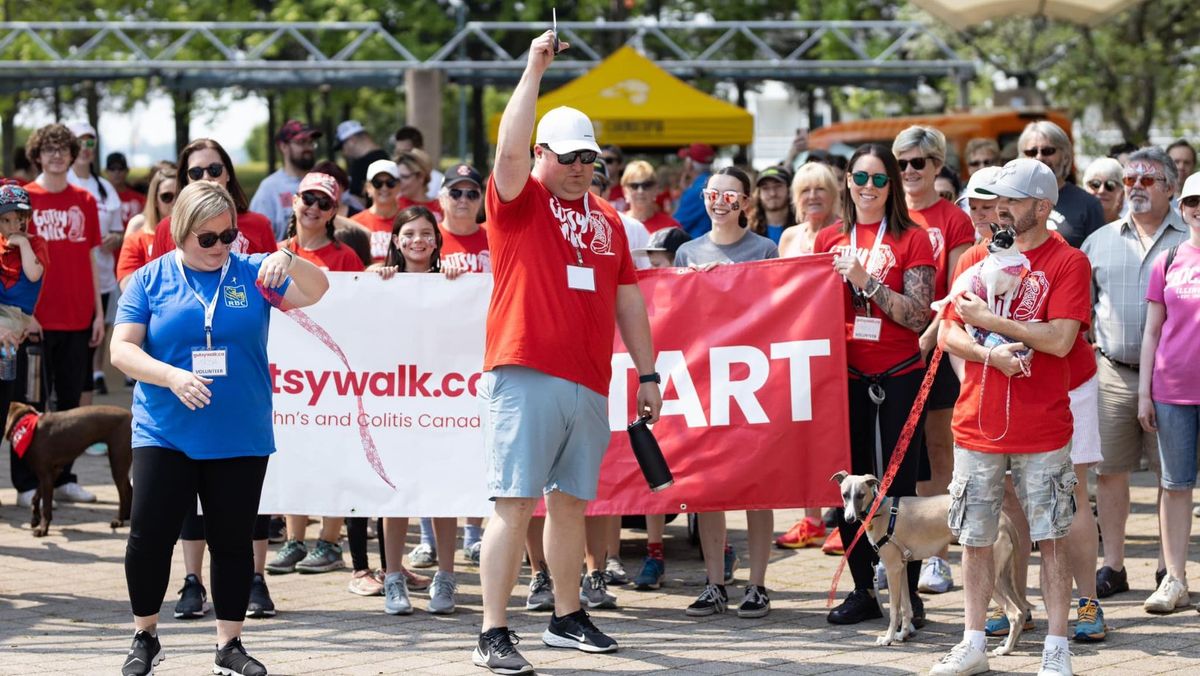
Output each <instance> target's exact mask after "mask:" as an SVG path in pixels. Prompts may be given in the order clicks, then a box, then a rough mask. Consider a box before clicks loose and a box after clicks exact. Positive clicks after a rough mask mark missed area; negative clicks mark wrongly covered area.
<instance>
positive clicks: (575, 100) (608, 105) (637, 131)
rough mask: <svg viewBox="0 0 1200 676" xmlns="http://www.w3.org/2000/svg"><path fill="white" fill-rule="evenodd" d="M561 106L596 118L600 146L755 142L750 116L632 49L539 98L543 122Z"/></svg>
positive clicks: (494, 127) (496, 119) (494, 128)
mask: <svg viewBox="0 0 1200 676" xmlns="http://www.w3.org/2000/svg"><path fill="white" fill-rule="evenodd" d="M558 106H570V107H572V108H577V109H579V110H582V111H583V112H584V113H586V114H587V115H588V117H590V118H592V123H593V124H594V125H595V127H596V140H597V142H598V143H600V144H601V145H605V144H610V143H611V144H613V145H618V146H626V147H631V148H636V147H651V146H654V147H658V146H662V147H674V148H679V147H683V146H686V145H688V144H689V143H708V144H711V145H728V144H748V143H750V142H751V141H752V140H753V138H754V118H753V117H752V116H751V115H750V113H748V112H746V111H745V110H742V109H741V108H739V107H737V106H735V105H733V104H732V103H729V102H728V101H722V100H721V99H718V98H716V97H713V96H709V95H708V94H705V93H704V92H702V91H699V90H697V89H694V88H692V87H691V86H689V85H688V84H687V83H685V82H683V81H682V80H680V79H679V78H677V77H675V76H674V75H671V74H670V73H668V72H667V71H665V70H663V69H662V68H659V67H658V66H657V65H655V64H654V62H653V61H651V60H649V59H647V58H646V57H644V56H642V55H641V54H639V53H637V52H636V51H634V49H633V48H631V47H622V48H621V49H619V50H617V51H616V52H614V53H613V54H612V56H609V57H608V58H607V59H605V60H604V61H603V62H601V63H600V64H599V65H598V66H596V67H595V68H593V69H592V70H591V71H589V72H587V73H585V74H584V75H581V76H580V77H578V78H576V79H575V80H572V81H571V82H569V83H567V84H566V85H563V86H562V87H560V88H558V89H556V90H554V91H552V92H550V93H548V94H546V95H544V96H542V97H540V98H538V102H537V117H538V119H541V117H542V115H543V114H545V113H546V111H548V110H551V109H553V108H557V107H558ZM490 122H491V124H490V125H489V127H490V128H489V130H488V136H489V138H490V139H491V142H492V143H493V144H495V143H496V135H497V132H498V130H499V129H500V115H493V116H492V119H491V120H490Z"/></svg>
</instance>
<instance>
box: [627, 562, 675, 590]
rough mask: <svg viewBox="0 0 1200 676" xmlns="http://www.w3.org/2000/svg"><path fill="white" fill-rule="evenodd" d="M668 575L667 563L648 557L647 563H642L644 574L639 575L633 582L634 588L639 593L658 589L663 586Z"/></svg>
mask: <svg viewBox="0 0 1200 676" xmlns="http://www.w3.org/2000/svg"><path fill="white" fill-rule="evenodd" d="M666 574H667V564H666V562H665V561H663V560H662V559H656V558H654V557H653V556H647V557H646V561H645V562H644V563H642V572H640V573H638V576H637V577H636V578H634V580H633V588H634V589H637V590H638V591H646V590H650V589H658V588H659V587H661V586H662V582H663V578H664V577H666Z"/></svg>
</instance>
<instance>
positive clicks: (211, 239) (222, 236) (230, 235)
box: [193, 228, 238, 249]
mask: <svg viewBox="0 0 1200 676" xmlns="http://www.w3.org/2000/svg"><path fill="white" fill-rule="evenodd" d="M193 234H194V235H196V241H197V242H199V243H200V248H201V249H211V248H213V247H214V246H216V244H217V242H220V243H221V244H233V240H235V239H237V236H238V229H237V228H229V229H228V230H225V231H223V232H221V233H215V232H197V233H193Z"/></svg>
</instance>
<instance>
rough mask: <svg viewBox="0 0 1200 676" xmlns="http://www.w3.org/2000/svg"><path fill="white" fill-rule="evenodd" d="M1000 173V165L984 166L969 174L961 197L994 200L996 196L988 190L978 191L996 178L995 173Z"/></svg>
mask: <svg viewBox="0 0 1200 676" xmlns="http://www.w3.org/2000/svg"><path fill="white" fill-rule="evenodd" d="M999 173H1000V167H984V168H982V169H980V170H979V171H977V172H975V173H974V174H971V179H970V180H969V181H967V189H966V190H965V191H963V197H969V198H971V199H973V200H994V199H996V196H995V195H994V194H992V193H990V192H979V189H980V188H982V187H984V186H985V185H987V184H989V183H991V182H992V181H994V180H996V174H999Z"/></svg>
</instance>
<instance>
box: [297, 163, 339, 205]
mask: <svg viewBox="0 0 1200 676" xmlns="http://www.w3.org/2000/svg"><path fill="white" fill-rule="evenodd" d="M309 191H315V192H322V193H325V194H326V195H329V196H330V197H331V198H333V201H334V202H337V201H338V200H339V199H341V197H342V187H341V186H340V185H338V182H337V179H336V178H334V177H332V176H330V175H329V174H320V173H317V172H315V171H314V172H310V173H307V174H305V175H304V178H303V179H301V180H300V188H299V189H298V190H297V191H296V193H297V194H300V193H306V192H309Z"/></svg>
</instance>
